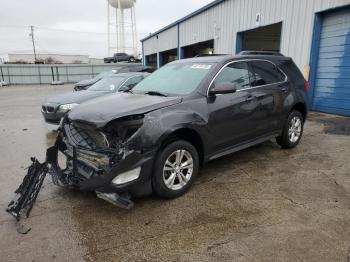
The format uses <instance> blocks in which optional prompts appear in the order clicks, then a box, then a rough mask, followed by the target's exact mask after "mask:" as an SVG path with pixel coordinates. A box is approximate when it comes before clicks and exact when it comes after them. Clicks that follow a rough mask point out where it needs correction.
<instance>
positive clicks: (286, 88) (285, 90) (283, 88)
mask: <svg viewBox="0 0 350 262" xmlns="http://www.w3.org/2000/svg"><path fill="white" fill-rule="evenodd" d="M281 91H282V92H284V93H286V92H288V91H289V88H288V87H285V86H284V87H282V88H281Z"/></svg>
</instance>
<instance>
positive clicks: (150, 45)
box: [143, 0, 350, 69]
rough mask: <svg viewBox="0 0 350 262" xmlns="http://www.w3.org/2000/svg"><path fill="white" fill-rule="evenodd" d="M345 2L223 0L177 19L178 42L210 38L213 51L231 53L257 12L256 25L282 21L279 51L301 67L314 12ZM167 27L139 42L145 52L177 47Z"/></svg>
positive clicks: (173, 31) (347, 1)
mask: <svg viewBox="0 0 350 262" xmlns="http://www.w3.org/2000/svg"><path fill="white" fill-rule="evenodd" d="M347 4H350V0H226V1H224V2H223V3H221V4H219V5H217V6H215V7H213V8H211V9H209V10H207V11H205V12H203V13H201V14H199V15H196V16H194V17H192V18H189V19H188V20H186V21H184V22H182V23H180V46H186V45H190V44H194V43H197V42H202V41H206V40H211V39H214V40H215V41H214V49H215V52H216V53H229V54H232V53H234V52H235V48H236V36H237V32H240V31H245V30H248V29H253V28H256V27H257V26H256V24H255V16H256V14H257V13H261V24H260V26H265V25H269V24H274V23H277V22H283V25H282V39H281V52H282V53H283V54H285V55H288V56H291V57H292V58H293V59H294V60H295V62H296V63H297V65H298V66H299V67H300V68H301V69H302V68H303V67H304V66H305V65H306V64H308V63H309V57H310V47H311V40H312V32H313V21H314V13H315V12H319V11H323V10H327V9H330V8H334V7H339V6H343V5H347ZM168 31H169V30H166V31H164V32H162V33H159V34H158V37H159V39H156V37H152V38H150V39H148V40H146V41H144V42H143V43H144V47H145V49H144V51H145V55H148V54H151V53H156V52H159V51H162V50H161V49H160V47H161V45H162V48H163V46H167V47H170V46H171V48H176V47H177V28H176V26H175V27H173V28H171V30H170V31H171V32H170V31H169V32H168ZM156 40H158V41H156ZM162 42H164V43H162ZM168 49H170V48H168ZM163 50H164V49H163Z"/></svg>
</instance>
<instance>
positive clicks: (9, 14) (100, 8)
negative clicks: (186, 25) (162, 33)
mask: <svg viewBox="0 0 350 262" xmlns="http://www.w3.org/2000/svg"><path fill="white" fill-rule="evenodd" d="M210 2H212V0H137V2H136V9H135V11H136V23H137V31H138V40H140V39H142V38H144V37H146V36H147V35H149V33H151V32H155V31H157V30H159V29H161V28H162V27H164V26H167V25H168V24H170V23H172V22H174V21H176V20H177V19H179V18H181V17H183V16H185V15H187V14H189V13H191V12H193V11H195V10H197V9H199V8H200V7H202V6H204V5H206V4H208V3H210ZM30 25H33V26H34V29H35V31H34V36H35V43H36V48H37V52H38V53H58V54H77V55H78V54H79V55H89V56H90V57H98V58H101V57H104V56H107V53H108V51H107V50H108V48H107V1H106V0H58V1H54V0H0V55H1V54H7V53H31V52H32V50H33V47H32V42H31V38H30V36H29V33H30ZM128 35H129V34H128ZM128 35H127V37H128ZM127 45H129V44H128V43H127ZM139 46H140V45H139ZM139 49H140V47H139Z"/></svg>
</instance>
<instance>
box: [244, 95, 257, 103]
mask: <svg viewBox="0 0 350 262" xmlns="http://www.w3.org/2000/svg"><path fill="white" fill-rule="evenodd" d="M254 98H255V97H254V96H252V95H248V96H247V98H246V100H245V101H246V102H249V101H252V100H254Z"/></svg>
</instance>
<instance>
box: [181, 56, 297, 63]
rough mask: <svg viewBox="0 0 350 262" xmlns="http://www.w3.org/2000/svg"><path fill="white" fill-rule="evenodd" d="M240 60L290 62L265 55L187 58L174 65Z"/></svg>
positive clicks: (279, 57) (278, 57)
mask: <svg viewBox="0 0 350 262" xmlns="http://www.w3.org/2000/svg"><path fill="white" fill-rule="evenodd" d="M240 59H265V60H271V61H282V60H290V59H291V58H290V57H286V56H283V55H281V54H278V55H277V54H274V55H270V54H266V55H262V54H261V55H260V54H259V55H253V54H251V55H250V54H249V55H239V54H238V55H220V56H215V55H213V56H203V57H194V58H187V59H182V60H177V61H176V62H175V63H181V62H189V63H220V62H225V61H230V60H240Z"/></svg>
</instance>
